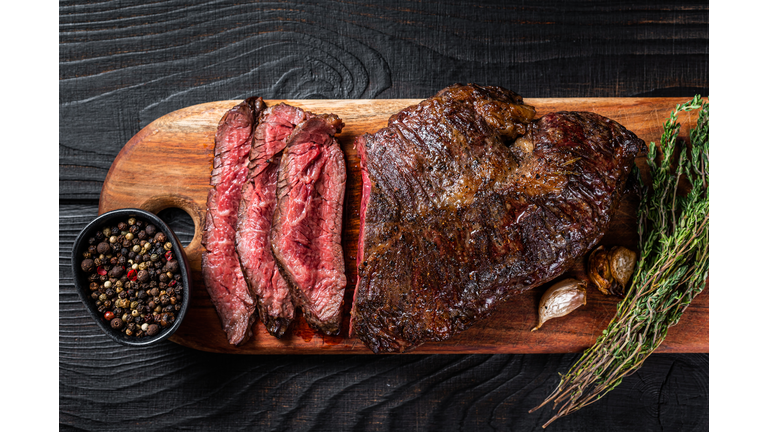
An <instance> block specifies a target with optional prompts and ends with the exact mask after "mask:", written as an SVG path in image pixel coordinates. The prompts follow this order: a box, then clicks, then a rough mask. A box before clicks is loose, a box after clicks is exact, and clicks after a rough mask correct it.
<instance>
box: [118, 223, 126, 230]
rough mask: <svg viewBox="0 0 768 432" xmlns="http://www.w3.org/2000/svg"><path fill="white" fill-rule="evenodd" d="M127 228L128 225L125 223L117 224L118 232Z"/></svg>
mask: <svg viewBox="0 0 768 432" xmlns="http://www.w3.org/2000/svg"><path fill="white" fill-rule="evenodd" d="M127 228H128V224H127V223H125V222H118V224H117V229H119V230H120V231H125V230H126V229H127Z"/></svg>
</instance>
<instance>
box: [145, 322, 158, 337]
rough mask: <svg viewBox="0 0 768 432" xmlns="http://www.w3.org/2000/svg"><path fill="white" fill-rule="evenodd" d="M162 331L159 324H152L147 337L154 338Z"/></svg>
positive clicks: (148, 328)
mask: <svg viewBox="0 0 768 432" xmlns="http://www.w3.org/2000/svg"><path fill="white" fill-rule="evenodd" d="M159 331H160V327H158V325H157V324H150V325H149V327H147V336H154V335H156V334H157V333H158V332H159Z"/></svg>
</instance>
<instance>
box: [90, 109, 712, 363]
mask: <svg viewBox="0 0 768 432" xmlns="http://www.w3.org/2000/svg"><path fill="white" fill-rule="evenodd" d="M686 100H687V99H685V98H585V99H526V103H528V104H530V105H533V106H534V107H536V111H537V113H538V114H537V117H540V116H541V115H543V114H546V113H548V112H552V111H592V112H595V113H598V114H601V115H604V116H606V117H610V118H612V119H614V120H616V121H618V122H619V123H621V124H622V125H624V126H625V127H627V128H628V129H630V130H632V131H633V132H635V133H636V134H637V135H638V136H639V137H640V138H642V139H643V140H645V141H646V143H648V144H649V145H650V143H651V141H653V142H657V141H658V139H659V137H660V136H661V132H662V127H663V124H664V122H665V120H666V118H667V117H668V116H669V114H670V112H671V111H672V110H673V109H674V107H675V105H676V104H678V103H683V102H685V101H686ZM419 101H420V100H419V99H390V100H268V101H266V103H267V105H270V106H271V105H274V104H278V103H280V102H285V103H287V104H290V105H294V106H297V107H301V108H303V109H306V110H309V111H312V112H314V113H318V114H319V113H335V114H337V115H338V116H339V117H341V118H342V119H343V120H344V123H345V124H346V126H345V127H344V130H343V132H342V133H341V134H340V135H339V136H338V140H339V143H340V145H341V148H342V149H343V151H344V153H345V155H346V163H347V192H346V198H345V201H346V202H345V214H344V235H343V247H344V256H345V263H346V274H347V280H348V281H349V282H348V285H347V295H346V299H345V300H346V302H345V303H346V304H345V308H346V312H347V313H346V314H345V317H346V318H345V321H344V325H343V328H342V332H341V333H342V336H336V337H329V336H323V335H320V334H317V333H315V332H314V331H313V330H311V329H310V328H309V327H308V325H307V324H306V322H305V321H304V320H303V318H302V319H299V320H297V322H295V323H294V326H293V329H292V330H289V332H288V333H287V334H286V336H284V337H283V339H280V340H278V339H276V338H274V337H272V336H271V335H269V334H268V333H267V331H266V329H265V328H264V325H263V324H261V322H258V323H257V324H256V325H254V327H253V330H254V335H253V337H251V338H250V340H249V341H248V342H246V343H245V344H243V345H242V346H238V347H235V346H232V345H230V344H229V343H228V342H227V340H226V337H225V335H224V332H223V330H222V328H221V324H220V323H219V319H218V316H217V315H216V311H215V309H214V308H213V305H212V303H211V302H210V299H209V297H208V293H207V292H206V290H205V287H204V285H203V281H202V277H201V272H200V257H201V251H202V246H201V244H200V240H201V237H202V231H201V228H202V226H203V222H204V220H205V211H206V198H207V194H208V189H209V188H210V186H209V181H210V174H211V165H212V160H213V137H214V133H215V131H216V126H217V124H218V122H219V120H220V119H221V117H222V116H223V115H224V113H225V112H226V111H227V110H228V109H230V108H232V107H233V106H235V105H237V104H238V103H240V102H241V101H235V100H230V101H219V102H210V103H205V104H200V105H195V106H191V107H188V108H184V109H181V110H178V111H175V112H172V113H170V114H167V115H165V116H163V117H161V118H159V119H157V120H155V121H154V122H152V123H151V124H149V125H148V126H147V127H145V128H144V129H142V130H141V131H140V132H139V133H138V134H136V135H135V136H134V137H133V138H131V140H130V141H128V143H126V144H125V146H124V147H123V149H122V151H121V152H120V153H119V154H118V155H117V158H116V159H115V161H114V163H113V164H112V167H111V168H110V170H109V173H108V174H107V177H106V179H105V181H104V186H103V188H102V192H101V198H100V202H99V213H100V214H101V213H104V212H106V211H110V210H114V209H118V208H127V207H136V208H141V209H144V210H148V211H152V212H154V213H157V212H160V211H161V210H163V209H166V208H169V207H178V208H180V209H182V210H184V211H186V212H187V213H188V214H189V215H190V216H191V217H192V219H193V221H194V223H195V235H194V238H193V239H192V241H191V242H190V244H189V245H188V246H187V247H186V253H187V257H188V259H189V262H190V265H191V267H192V274H193V281H194V286H193V287H192V295H191V299H190V300H189V301H191V303H190V307H189V310H188V312H187V315H186V317H185V319H184V322H183V324H182V326H181V327H180V328H179V330H178V331H177V332H176V333H175V334H174V335H173V336H172V337H171V339H170V340H172V341H173V342H176V343H178V344H181V345H184V346H188V347H191V348H195V349H199V350H205V351H212V352H224V353H241V354H320V353H328V354H339V353H370V351H369V350H368V348H367V347H366V346H365V345H364V344H363V343H362V342H360V341H359V340H358V339H356V338H349V337H346V336H343V335H345V334H347V333H348V328H349V327H348V326H349V313H348V312H349V308H350V306H351V305H350V303H351V299H352V291H353V289H354V286H355V282H356V280H357V267H356V262H355V259H356V257H355V254H356V246H357V238H358V228H359V205H360V169H359V159H358V155H357V153H356V151H355V149H354V148H353V145H352V143H353V141H354V139H355V137H357V136H358V135H361V134H363V133H366V132H369V133H373V132H375V131H377V130H378V129H380V128H382V127H384V126H386V123H387V120H388V119H389V117H390V116H391V115H392V114H395V113H397V112H398V111H400V110H401V109H403V108H405V107H407V106H409V105H413V104H416V103H418V102H419ZM679 120H680V121H681V123H682V124H683V128H682V132H681V136H687V135H688V131H689V130H690V127H691V126H693V125H694V124H695V121H696V118H695V115H692V114H683V115H681V116H680V118H679ZM637 162H638V165H639V166H640V167H641V169H645V164H644V161H643V158H638V161H637ZM637 204H638V197H637V196H634V195H628V196H627V197H626V198H625V199H624V201H623V202H622V204H621V206H620V208H619V210H618V212H617V214H616V215H615V216H614V220H613V221H612V224H611V226H610V228H609V231H608V232H607V233H606V235H605V236H604V237H603V239H602V241H601V244H604V245H606V246H611V245H624V246H627V247H630V248H634V249H636V245H637V234H636V229H637V224H636V222H635V212H636V209H637ZM566 276H576V277H585V273H584V263H581V264H580V265H577V266H575V267H574V268H573V269H571V270H570V271H569V272H568V273H566V275H564V276H563V277H566ZM559 279H560V278H558V279H557V280H559ZM548 286H549V284H546V285H544V286H542V287H539V288H536V289H532V290H529V291H528V292H526V293H524V294H522V295H519V296H517V297H514V298H512V299H510V300H509V301H507V302H506V303H504V304H502V305H500V307H499V308H498V309H497V310H496V311H494V313H493V314H492V315H491V316H489V317H487V318H486V319H484V320H482V321H479V322H477V323H476V324H475V325H474V326H473V327H472V328H470V329H469V330H467V331H465V332H463V333H461V334H459V335H456V336H454V337H453V338H451V339H450V340H447V341H444V342H440V343H428V344H425V345H423V346H421V347H419V348H418V349H417V350H415V351H413V353H564V352H578V351H582V350H584V349H585V348H587V347H589V346H590V345H592V344H593V343H594V342H595V340H596V339H597V336H598V335H599V334H600V333H601V332H602V330H603V329H604V328H605V327H606V326H607V324H608V322H609V321H610V319H611V318H612V317H613V315H614V312H615V310H616V303H617V299H616V298H614V297H608V296H605V295H603V294H601V293H600V292H599V291H598V290H597V289H596V288H594V287H590V289H589V290H588V294H587V304H586V305H585V306H582V307H580V308H579V309H577V310H576V311H574V312H572V313H571V314H570V315H568V316H566V317H563V318H558V319H554V320H551V321H548V322H547V323H546V324H545V325H544V326H543V327H542V329H540V330H539V331H537V332H533V333H532V332H531V331H530V330H531V328H533V327H534V326H535V324H536V319H537V309H538V301H539V299H540V297H541V295H542V294H543V292H544V290H545V289H546V288H547V287H548ZM657 352H709V287H707V288H706V289H705V290H704V292H702V293H701V294H700V295H699V296H698V297H697V298H696V299H695V300H694V301H693V303H692V304H691V305H690V307H689V308H688V310H687V311H686V312H685V314H684V315H683V317H682V319H681V320H680V323H679V324H678V325H677V326H675V327H673V328H672V329H670V331H669V333H668V336H667V339H666V340H665V341H664V343H663V344H662V345H661V347H660V348H659V350H658V351H657Z"/></svg>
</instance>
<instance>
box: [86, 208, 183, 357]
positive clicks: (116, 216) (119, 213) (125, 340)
mask: <svg viewBox="0 0 768 432" xmlns="http://www.w3.org/2000/svg"><path fill="white" fill-rule="evenodd" d="M131 217H135V218H137V219H139V220H143V221H145V222H147V223H151V224H153V225H154V226H155V227H157V229H158V230H160V231H162V232H163V233H164V234H165V236H166V237H167V238H168V240H169V241H170V242H171V243H172V244H173V249H172V250H173V254H174V255H175V256H176V258H177V261H178V262H179V273H180V274H181V283H182V293H183V294H182V301H181V310H179V311H178V312H177V313H176V320H175V321H174V322H173V324H171V326H170V327H168V328H165V329H161V330H160V332H159V333H158V334H156V335H154V336H143V337H135V336H126V335H125V334H123V333H122V332H120V331H119V330H114V329H112V327H111V326H110V325H109V322H108V321H107V320H106V319H105V318H104V317H103V315H102V314H101V313H99V311H98V310H97V309H96V303H95V301H94V300H93V299H92V298H91V296H90V294H91V290H90V289H89V288H88V287H89V285H90V283H89V282H88V279H87V275H86V273H85V272H84V271H83V270H82V269H81V268H80V263H81V261H82V260H83V252H85V251H87V250H88V238H90V237H92V236H94V235H95V234H96V232H98V231H100V230H102V229H103V228H105V227H107V226H111V225H113V224H114V225H116V224H117V223H118V222H121V221H126V220H128V218H131ZM72 274H73V275H74V281H75V288H76V289H77V294H78V295H79V296H80V299H81V300H82V301H83V304H84V305H85V307H86V309H88V312H89V313H90V314H91V316H92V317H93V320H94V321H96V324H98V326H99V328H101V330H102V331H103V332H104V333H106V334H107V336H109V337H110V338H112V340H114V341H115V342H118V343H120V344H123V345H130V346H148V345H153V344H157V343H159V342H161V341H163V340H165V339H168V338H169V337H170V336H171V335H172V334H173V333H174V332H175V331H176V330H177V329H178V328H179V326H180V325H181V322H182V320H183V319H184V315H186V313H187V308H188V306H189V299H190V294H191V292H192V290H191V287H192V285H191V282H192V276H191V275H190V270H189V262H187V256H186V254H185V253H184V248H183V247H182V246H181V243H180V242H179V239H178V238H177V237H176V235H175V234H174V233H173V231H171V229H170V228H169V227H168V225H166V224H165V222H163V220H162V219H160V218H159V217H157V216H155V215H154V214H153V213H150V212H147V211H144V210H139V209H132V208H129V209H120V210H113V211H111V212H107V213H104V214H102V215H100V216H99V217H97V218H96V219H94V220H93V222H91V223H89V224H88V226H86V227H85V228H84V229H83V230H82V231H81V232H80V234H79V235H78V236H77V238H76V239H75V245H74V247H73V248H72Z"/></svg>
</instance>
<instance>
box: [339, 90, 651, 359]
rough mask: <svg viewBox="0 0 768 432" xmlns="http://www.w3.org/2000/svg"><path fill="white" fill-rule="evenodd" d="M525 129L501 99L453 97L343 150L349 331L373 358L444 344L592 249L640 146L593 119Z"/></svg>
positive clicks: (431, 102) (517, 110) (561, 116)
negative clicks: (353, 260)
mask: <svg viewBox="0 0 768 432" xmlns="http://www.w3.org/2000/svg"><path fill="white" fill-rule="evenodd" d="M534 116H535V111H534V109H533V107H530V106H528V105H524V104H523V100H522V98H521V97H520V96H518V95H516V94H515V93H513V92H510V91H508V90H505V89H502V88H498V87H480V86H475V85H454V86H451V87H448V88H446V89H444V90H442V91H441V92H439V93H438V94H437V95H436V96H434V97H432V98H430V99H428V100H426V101H424V102H422V103H420V104H418V105H416V106H412V107H409V108H406V109H405V110H403V111H401V112H400V113H399V114H396V115H394V116H392V118H390V120H389V123H388V126H387V127H386V128H384V129H382V130H380V131H378V132H377V133H376V134H375V135H365V136H362V137H360V138H359V139H358V140H357V141H356V142H355V145H356V148H357V151H358V153H359V154H360V159H361V169H362V178H363V192H362V203H361V209H360V217H361V221H360V240H359V247H358V266H359V270H358V281H357V286H356V290H355V297H354V298H355V300H354V305H353V311H352V315H353V316H352V320H353V321H352V328H353V330H354V333H355V334H356V335H357V337H358V338H360V339H361V340H362V341H363V342H364V343H365V344H366V345H367V346H368V347H369V348H371V349H372V350H373V351H374V352H398V351H404V350H407V349H410V348H413V347H416V346H418V345H420V344H422V343H424V342H427V341H440V340H445V339H446V338H448V337H450V336H452V335H454V334H456V333H457V332H460V331H462V330H464V329H466V328H468V327H469V326H470V325H472V324H473V323H475V322H476V321H478V320H479V319H481V318H483V317H485V316H487V315H488V314H489V313H490V312H491V311H492V310H493V309H494V307H495V306H496V305H497V304H498V303H499V302H501V301H503V300H505V299H508V298H510V297H511V296H512V295H514V294H516V293H520V292H523V291H525V290H527V289H529V288H532V287H535V286H538V285H541V284H543V283H545V282H547V281H549V280H551V279H553V278H555V277H557V276H559V275H560V274H562V273H563V272H564V271H565V270H567V269H568V268H569V267H570V266H571V265H572V264H573V263H574V262H575V260H577V259H579V258H580V257H582V256H583V255H584V254H585V253H586V252H587V251H588V250H589V249H590V248H591V247H592V246H593V245H595V244H596V243H597V242H598V241H599V239H600V238H601V237H602V235H603V234H604V232H605V230H606V229H607V227H608V223H609V221H610V219H611V215H612V214H613V212H614V211H615V209H616V207H617V205H618V203H619V201H620V198H621V195H622V192H623V189H624V183H625V181H626V179H627V177H628V174H629V172H630V169H631V167H632V165H633V162H634V158H635V156H636V154H637V153H638V152H639V151H640V150H642V149H644V148H645V143H644V142H643V141H642V140H640V139H638V138H637V137H636V136H635V135H634V134H633V133H632V132H629V131H627V130H626V129H625V128H624V127H622V126H621V125H619V124H618V123H616V122H614V121H612V120H610V119H607V118H605V117H601V116H599V115H597V114H593V113H581V112H561V113H554V114H547V115H545V116H544V117H542V118H541V119H538V120H533V118H534Z"/></svg>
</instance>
